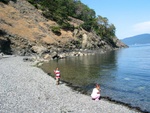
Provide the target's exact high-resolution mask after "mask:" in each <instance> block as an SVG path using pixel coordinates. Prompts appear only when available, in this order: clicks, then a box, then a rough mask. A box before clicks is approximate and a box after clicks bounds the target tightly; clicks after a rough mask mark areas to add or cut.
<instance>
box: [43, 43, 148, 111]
mask: <svg viewBox="0 0 150 113" xmlns="http://www.w3.org/2000/svg"><path fill="white" fill-rule="evenodd" d="M44 67H45V68H44V69H45V70H49V71H50V72H51V74H53V70H54V68H55V67H59V69H60V71H61V74H62V79H63V80H65V81H68V82H71V83H72V84H73V85H78V86H80V87H82V88H84V89H85V90H87V92H88V93H89V94H90V93H91V91H92V88H93V84H94V83H99V84H100V85H101V89H102V90H101V95H102V96H104V97H110V98H112V99H113V100H117V101H120V102H123V103H127V104H130V105H131V106H133V107H140V108H141V109H142V110H143V111H144V110H146V111H148V112H150V44H147V45H136V46H130V47H129V48H124V49H120V50H116V51H111V52H108V53H106V54H98V52H97V54H96V55H91V56H83V57H73V58H67V59H64V60H59V61H51V62H50V63H48V64H45V66H44ZM46 68H47V69H46Z"/></svg>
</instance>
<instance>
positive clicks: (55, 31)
mask: <svg viewBox="0 0 150 113" xmlns="http://www.w3.org/2000/svg"><path fill="white" fill-rule="evenodd" d="M51 29H52V31H53V33H55V34H56V35H61V32H60V27H59V26H52V27H51Z"/></svg>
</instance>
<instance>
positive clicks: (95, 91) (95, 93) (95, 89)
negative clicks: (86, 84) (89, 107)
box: [91, 88, 100, 98]
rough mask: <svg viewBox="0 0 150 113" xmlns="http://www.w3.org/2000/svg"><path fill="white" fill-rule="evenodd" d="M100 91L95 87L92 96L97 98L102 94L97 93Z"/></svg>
mask: <svg viewBox="0 0 150 113" xmlns="http://www.w3.org/2000/svg"><path fill="white" fill-rule="evenodd" d="M98 92H100V91H99V90H98V89H97V88H94V89H93V91H92V94H91V97H92V98H96V97H97V96H100V94H97V93H98Z"/></svg>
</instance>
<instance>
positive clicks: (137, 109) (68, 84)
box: [45, 72, 149, 113]
mask: <svg viewBox="0 0 150 113" xmlns="http://www.w3.org/2000/svg"><path fill="white" fill-rule="evenodd" d="M45 73H46V72H45ZM49 76H50V75H49ZM50 77H52V76H50ZM52 78H53V79H55V78H54V77H52ZM62 82H63V83H65V84H66V85H67V86H68V87H71V88H72V89H73V90H75V91H77V92H80V93H82V94H84V95H87V96H90V95H89V94H88V93H87V91H86V90H84V89H83V88H81V87H79V86H73V85H72V83H70V82H67V81H64V80H62ZM101 99H103V100H106V101H109V102H112V103H115V104H118V105H123V106H126V107H127V108H129V109H131V110H135V111H138V112H140V113H149V112H148V111H146V110H144V111H143V110H142V109H141V108H139V107H134V106H131V105H130V104H128V103H124V102H121V101H117V100H114V99H112V98H110V97H106V96H101Z"/></svg>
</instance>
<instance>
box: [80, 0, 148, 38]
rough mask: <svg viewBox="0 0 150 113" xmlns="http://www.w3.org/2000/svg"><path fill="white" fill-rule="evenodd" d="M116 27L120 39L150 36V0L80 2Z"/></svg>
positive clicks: (83, 0) (82, 0)
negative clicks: (143, 35)
mask: <svg viewBox="0 0 150 113" xmlns="http://www.w3.org/2000/svg"><path fill="white" fill-rule="evenodd" d="M80 1H81V2H82V3H84V4H85V5H87V6H88V7H89V8H90V9H93V10H94V11H95V12H96V15H100V16H102V17H106V18H107V19H108V20H109V23H111V24H114V25H115V27H116V36H117V38H118V39H124V38H127V37H132V36H135V35H140V34H144V33H149V34H150V0H80Z"/></svg>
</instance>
